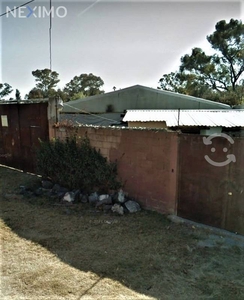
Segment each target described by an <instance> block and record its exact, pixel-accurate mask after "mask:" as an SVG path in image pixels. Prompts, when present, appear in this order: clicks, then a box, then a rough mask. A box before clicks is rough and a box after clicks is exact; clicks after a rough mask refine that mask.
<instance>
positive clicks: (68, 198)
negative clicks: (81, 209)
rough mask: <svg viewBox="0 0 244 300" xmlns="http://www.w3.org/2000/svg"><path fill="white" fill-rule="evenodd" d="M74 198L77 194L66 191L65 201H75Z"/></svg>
mask: <svg viewBox="0 0 244 300" xmlns="http://www.w3.org/2000/svg"><path fill="white" fill-rule="evenodd" d="M74 200H75V194H74V193H73V192H67V193H65V195H64V197H63V201H66V202H74Z"/></svg>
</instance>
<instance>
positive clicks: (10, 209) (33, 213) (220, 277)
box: [0, 166, 244, 300]
mask: <svg viewBox="0 0 244 300" xmlns="http://www.w3.org/2000/svg"><path fill="white" fill-rule="evenodd" d="M39 184H40V178H39V177H37V176H34V175H30V174H26V173H23V172H19V171H16V170H11V169H9V168H5V167H3V166H0V205H1V287H2V297H1V299H11V300H12V299H16V300H17V299H18V300H19V299H35V300H39V299H45V300H46V299H51V300H59V299H71V300H72V299H76V300H78V299H95V300H96V299H97V300H98V299H163V300H164V299H166V300H167V299H182V300H184V299H187V300H190V299H230V300H233V299H235V300H238V299H240V300H241V299H244V249H243V248H242V247H238V246H236V245H233V246H231V247H226V248H225V247H221V244H220V243H219V244H218V243H217V245H216V246H214V247H199V246H198V245H199V242H201V241H204V239H205V238H206V237H207V236H208V234H209V232H207V230H205V229H197V228H195V227H194V226H189V225H185V224H175V223H171V222H170V221H169V220H168V219H167V218H166V217H165V216H163V215H160V214H157V213H155V212H150V211H141V212H139V213H136V214H127V215H124V216H117V215H114V214H112V213H111V214H110V213H109V214H104V213H103V212H96V211H95V209H94V208H93V207H90V206H89V204H82V203H80V204H73V205H63V204H61V203H57V202H55V201H54V200H51V199H48V198H44V197H24V196H22V195H20V194H19V186H20V185H25V186H29V187H34V186H38V185H39ZM220 238H221V237H220Z"/></svg>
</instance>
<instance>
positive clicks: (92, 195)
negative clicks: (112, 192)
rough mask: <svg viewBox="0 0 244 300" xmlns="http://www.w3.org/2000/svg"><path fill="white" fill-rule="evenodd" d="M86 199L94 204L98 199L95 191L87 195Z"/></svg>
mask: <svg viewBox="0 0 244 300" xmlns="http://www.w3.org/2000/svg"><path fill="white" fill-rule="evenodd" d="M88 201H89V203H90V204H92V205H95V204H96V203H97V201H99V198H98V194H97V192H95V193H92V194H91V195H90V196H89V197H88Z"/></svg>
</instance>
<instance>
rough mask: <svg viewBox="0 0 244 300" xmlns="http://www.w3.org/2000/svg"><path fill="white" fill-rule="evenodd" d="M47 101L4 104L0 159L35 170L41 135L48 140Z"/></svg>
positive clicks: (1, 108) (0, 112)
mask: <svg viewBox="0 0 244 300" xmlns="http://www.w3.org/2000/svg"><path fill="white" fill-rule="evenodd" d="M47 105H48V104H47V103H28V104H17V103H15V104H2V105H0V116H1V115H4V116H7V119H8V126H3V124H2V122H0V163H1V164H4V165H8V166H11V167H15V168H19V169H22V170H24V171H31V172H34V171H35V150H36V148H38V146H39V139H41V140H48V137H49V133H48V117H47Z"/></svg>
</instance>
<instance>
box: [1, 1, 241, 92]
mask: <svg viewBox="0 0 244 300" xmlns="http://www.w3.org/2000/svg"><path fill="white" fill-rule="evenodd" d="M27 1H28V0H23V1H11V0H10V1H5V2H3V3H2V6H1V13H4V12H5V11H6V6H8V7H11V8H14V6H18V5H20V4H23V3H25V2H27ZM52 3H53V5H54V8H55V9H54V15H53V16H54V17H53V19H52V69H53V70H55V71H57V72H58V73H59V74H60V79H61V81H60V83H59V84H58V87H60V88H63V86H64V85H65V83H67V82H69V81H70V80H71V79H72V78H73V77H74V76H75V75H80V74H82V73H93V74H94V75H97V76H100V77H101V78H102V79H103V81H104V82H105V85H104V90H105V91H106V92H109V91H112V89H113V86H115V87H116V88H117V89H120V88H125V87H128V86H131V85H135V84H141V85H145V86H148V87H153V88H156V87H157V86H158V81H159V79H160V78H161V77H162V75H163V74H165V73H169V72H171V71H175V70H177V68H178V67H179V65H180V58H181V56H183V55H185V54H187V53H190V52H191V49H192V48H193V47H201V48H203V49H204V50H206V53H210V51H211V49H210V48H209V46H208V42H207V41H206V36H207V35H208V34H211V33H213V31H214V26H215V24H216V23H217V22H218V21H220V20H223V19H224V20H226V21H229V20H230V19H231V18H234V19H242V21H243V19H244V14H243V7H244V4H243V1H234V0H233V1H164V0H159V1H118V0H113V1H103V0H100V1H55V0H52ZM28 5H29V7H30V8H32V9H34V8H35V7H36V8H35V11H34V14H35V15H33V14H32V15H30V16H29V18H27V17H26V16H27V15H28V13H30V10H28V8H27V7H25V8H23V9H22V10H18V12H16V15H15V16H13V15H12V14H9V15H8V17H7V16H3V17H1V29H2V34H1V71H2V72H1V73H2V74H1V78H0V82H8V83H9V84H10V85H12V87H13V88H14V89H16V88H17V89H19V90H20V92H21V96H22V98H23V97H24V95H25V94H26V93H27V92H28V91H29V90H31V89H32V88H33V87H34V86H35V81H34V77H33V76H32V74H31V72H32V71H33V70H36V69H44V68H49V66H50V64H49V58H50V57H49V26H50V24H49V17H48V16H46V15H45V11H44V10H43V6H44V5H46V7H48V5H49V1H45V0H44V1H35V2H33V3H31V4H28ZM26 6H27V5H26ZM61 6H62V7H61ZM64 16H65V17H64Z"/></svg>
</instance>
